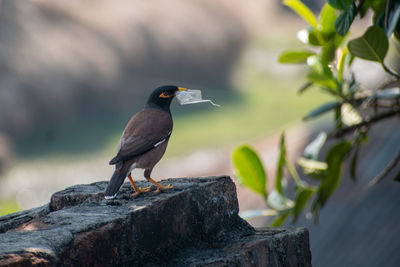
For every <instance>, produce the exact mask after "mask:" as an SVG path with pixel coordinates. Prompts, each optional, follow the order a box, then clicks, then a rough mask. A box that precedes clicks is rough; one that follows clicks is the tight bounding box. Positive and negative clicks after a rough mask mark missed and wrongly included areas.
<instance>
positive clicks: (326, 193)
mask: <svg viewBox="0 0 400 267" xmlns="http://www.w3.org/2000/svg"><path fill="white" fill-rule="evenodd" d="M350 149H351V143H350V142H349V141H347V140H343V141H341V142H339V143H337V144H336V145H334V146H333V147H331V149H330V150H329V151H328V154H327V156H326V162H327V164H328V169H327V173H326V177H325V178H324V179H323V180H322V182H321V184H320V186H319V189H318V196H317V199H316V203H315V204H316V205H317V206H320V207H323V206H324V205H325V203H326V201H327V200H328V199H329V197H330V196H331V195H332V193H333V192H334V191H335V190H336V187H337V186H338V185H339V182H340V177H341V172H342V163H343V161H344V160H345V158H346V157H347V155H348V153H349V151H350Z"/></svg>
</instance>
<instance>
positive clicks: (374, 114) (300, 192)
mask: <svg viewBox="0 0 400 267" xmlns="http://www.w3.org/2000/svg"><path fill="white" fill-rule="evenodd" d="M283 2H284V4H285V5H287V6H288V7H290V8H291V9H292V10H293V11H294V12H295V13H296V14H297V15H299V16H300V17H301V18H302V19H304V20H305V21H306V22H307V23H308V24H309V27H307V28H306V29H304V30H302V31H300V32H299V33H298V35H297V36H298V38H299V39H300V41H302V42H303V43H305V44H306V45H308V47H309V48H308V49H302V50H295V51H286V52H283V53H282V54H281V55H280V57H279V62H280V63H283V64H288V63H289V64H306V68H307V70H308V71H307V74H306V79H307V82H306V83H305V84H304V85H303V86H302V87H301V88H300V90H299V93H300V94H301V93H303V92H304V91H306V90H310V88H318V89H319V90H322V91H324V92H326V93H328V94H329V95H330V96H331V98H332V99H331V100H330V101H328V102H325V103H322V104H321V105H320V106H319V107H317V108H315V109H313V110H311V111H309V112H308V114H307V115H306V116H305V117H304V119H305V120H307V119H312V118H315V117H318V116H320V115H321V114H324V113H327V112H333V115H334V121H335V129H334V130H333V131H332V132H331V133H329V134H326V133H324V132H323V133H320V135H319V136H318V137H317V138H316V139H315V140H314V141H313V142H311V143H310V144H309V145H308V146H307V147H306V148H305V151H304V155H303V156H302V157H300V158H299V159H298V160H297V164H298V165H299V166H300V169H301V170H302V171H303V172H304V173H305V174H306V175H308V176H309V177H311V178H312V180H311V181H312V184H309V183H307V182H306V181H304V180H302V179H300V176H299V174H298V173H297V171H296V168H295V167H294V166H293V165H292V164H291V163H290V161H289V160H288V159H287V156H286V146H285V135H284V134H282V136H281V141H280V144H279V147H280V155H279V158H278V162H277V171H276V177H275V189H274V190H273V191H272V192H271V193H268V192H266V188H267V186H266V183H267V179H266V177H267V175H266V171H265V170H264V168H263V165H262V164H261V160H260V159H259V158H258V156H257V153H256V152H255V151H254V150H253V149H252V148H251V147H248V146H242V147H239V148H237V149H235V150H234V151H233V154H232V158H233V164H234V166H235V169H236V171H237V176H238V179H239V181H240V182H242V183H243V184H244V185H245V186H247V187H249V188H251V189H252V190H253V191H254V192H256V193H258V194H260V195H261V196H263V197H264V199H265V201H266V203H267V205H268V207H269V209H267V210H262V211H250V212H247V213H245V214H242V216H243V217H245V218H251V217H255V216H275V219H274V220H273V222H272V223H271V226H279V225H281V224H283V223H284V222H285V221H286V220H287V219H288V218H289V217H290V216H291V217H292V222H293V223H294V222H296V220H297V219H298V217H299V215H300V214H301V212H303V211H305V212H307V213H308V212H309V211H311V213H312V214H313V215H314V221H315V222H316V223H317V222H318V219H319V212H320V210H321V208H323V207H324V206H325V204H326V203H327V201H328V200H329V198H330V197H331V196H332V194H333V193H334V192H335V190H336V188H337V186H338V185H339V183H340V180H341V176H342V165H343V163H344V161H346V160H347V159H349V158H351V159H350V176H351V178H352V179H353V180H354V181H356V177H357V172H356V169H357V168H356V167H357V157H358V151H359V149H360V146H361V145H362V144H363V143H364V142H366V140H367V138H368V130H369V128H370V127H371V126H372V125H373V124H374V123H376V122H378V121H380V120H382V119H386V118H391V117H394V116H398V115H400V75H399V73H397V72H396V71H394V70H392V69H390V68H389V67H388V66H387V65H386V63H385V61H384V60H385V57H386V55H387V52H388V48H389V38H392V39H393V41H394V42H399V41H400V1H391V0H387V1H382V0H379V1H372V0H370V1H368V0H365V1H364V0H360V1H355V0H353V1H352V0H327V3H326V4H325V5H324V6H323V8H322V9H321V11H320V14H319V17H318V18H317V17H315V16H314V14H313V13H312V11H311V10H310V9H309V8H308V7H307V6H306V5H304V4H303V3H302V2H301V1H299V0H285V1H283ZM369 10H370V11H371V12H372V13H373V21H372V25H369V27H368V28H367V29H366V30H365V32H364V34H363V35H362V36H360V37H358V38H355V39H352V40H347V37H348V36H349V29H350V27H351V25H352V23H353V21H354V19H355V18H356V17H357V16H359V17H360V19H363V18H364V16H365V14H366V12H367V11H369ZM397 54H400V53H399V51H397ZM355 57H357V58H360V59H364V60H369V61H374V62H378V63H379V64H380V65H381V67H382V70H384V71H385V72H386V73H388V74H389V76H390V77H391V80H390V82H389V83H388V82H386V83H382V84H381V85H380V86H378V88H376V89H374V90H369V89H366V88H363V87H362V86H361V85H360V84H359V82H358V81H357V80H356V78H355V75H354V74H353V72H352V68H351V67H352V64H353V61H354V58H355ZM394 134H396V133H394ZM328 138H329V139H333V142H332V143H333V144H332V145H331V146H330V147H329V149H328V152H327V154H326V156H325V159H323V160H321V159H319V151H320V150H321V148H322V147H323V146H324V145H325V141H326V140H327V139H328ZM399 162H400V151H399V152H398V153H397V155H396V156H395V157H394V158H393V159H392V160H391V161H390V162H389V163H388V164H387V166H386V167H385V168H384V169H383V170H382V172H381V173H380V174H379V175H378V176H377V177H375V178H374V179H372V180H371V182H370V183H369V185H373V184H375V183H377V182H379V181H381V180H382V179H383V178H384V177H386V176H387V174H388V173H389V172H390V171H391V170H392V169H393V168H394V167H395V166H396V165H397V164H399ZM284 169H286V170H287V173H288V175H287V176H288V178H291V179H292V180H293V181H294V183H293V184H294V186H293V187H294V188H293V191H294V199H291V198H290V197H289V196H288V195H289V194H288V193H287V191H289V190H287V188H286V187H287V182H286V179H283V178H284V177H283V174H284ZM399 177H400V174H396V175H395V179H394V180H395V181H399ZM262 179H264V180H262Z"/></svg>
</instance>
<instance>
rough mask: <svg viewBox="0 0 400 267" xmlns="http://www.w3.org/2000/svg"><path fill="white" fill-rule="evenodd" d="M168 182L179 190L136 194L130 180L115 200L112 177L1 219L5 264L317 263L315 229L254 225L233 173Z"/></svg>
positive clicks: (0, 243)
mask: <svg viewBox="0 0 400 267" xmlns="http://www.w3.org/2000/svg"><path fill="white" fill-rule="evenodd" d="M162 183H163V184H172V185H173V186H174V189H173V190H169V191H167V192H165V193H163V194H159V195H153V194H152V193H151V192H149V193H145V194H143V195H141V196H139V197H138V198H136V199H134V198H133V197H132V196H131V194H132V189H131V187H130V185H129V183H126V184H124V185H123V187H122V188H121V190H120V192H119V194H118V196H117V198H116V199H114V200H105V199H104V198H103V196H104V195H103V191H104V189H105V187H106V185H107V183H106V182H98V183H94V184H90V185H77V186H72V187H69V188H67V189H65V190H63V191H60V192H57V193H55V194H54V195H53V196H52V197H51V201H50V203H49V204H48V205H45V206H42V207H39V208H36V209H32V210H27V211H22V212H19V213H14V214H10V215H7V216H4V217H1V218H0V266H8V265H13V266H29V265H40V266H47V265H51V266H54V265H68V266H71V265H74V266H111V265H112V266H311V253H310V250H309V241H308V231H307V230H306V229H304V228H296V229H291V228H285V229H284V228H273V229H270V228H268V229H264V230H259V231H256V230H254V229H253V228H252V227H251V226H250V225H248V224H247V222H245V221H244V220H242V219H241V218H240V217H239V216H238V202H237V198H236V188H235V185H234V183H233V182H232V181H231V180H230V178H229V177H226V176H221V177H209V178H191V179H169V180H164V181H162ZM138 185H139V186H142V187H144V186H146V185H147V183H146V182H145V181H139V182H138Z"/></svg>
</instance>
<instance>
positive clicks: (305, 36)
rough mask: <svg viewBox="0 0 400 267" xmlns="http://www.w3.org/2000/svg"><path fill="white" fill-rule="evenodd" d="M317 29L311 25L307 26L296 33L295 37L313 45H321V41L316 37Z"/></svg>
mask: <svg viewBox="0 0 400 267" xmlns="http://www.w3.org/2000/svg"><path fill="white" fill-rule="evenodd" d="M318 35H319V33H318V31H317V30H316V29H315V28H313V27H308V28H307V29H303V30H301V31H299V32H298V33H297V35H296V36H297V39H299V40H300V41H301V42H302V43H304V44H309V45H313V46H321V45H322V43H321V42H320V40H319V37H318Z"/></svg>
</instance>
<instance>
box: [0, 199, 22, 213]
mask: <svg viewBox="0 0 400 267" xmlns="http://www.w3.org/2000/svg"><path fill="white" fill-rule="evenodd" d="M20 210H21V209H20V207H19V206H18V203H17V201H16V200H15V199H14V198H6V199H0V216H3V215H6V214H9V213H13V212H17V211H20Z"/></svg>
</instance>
